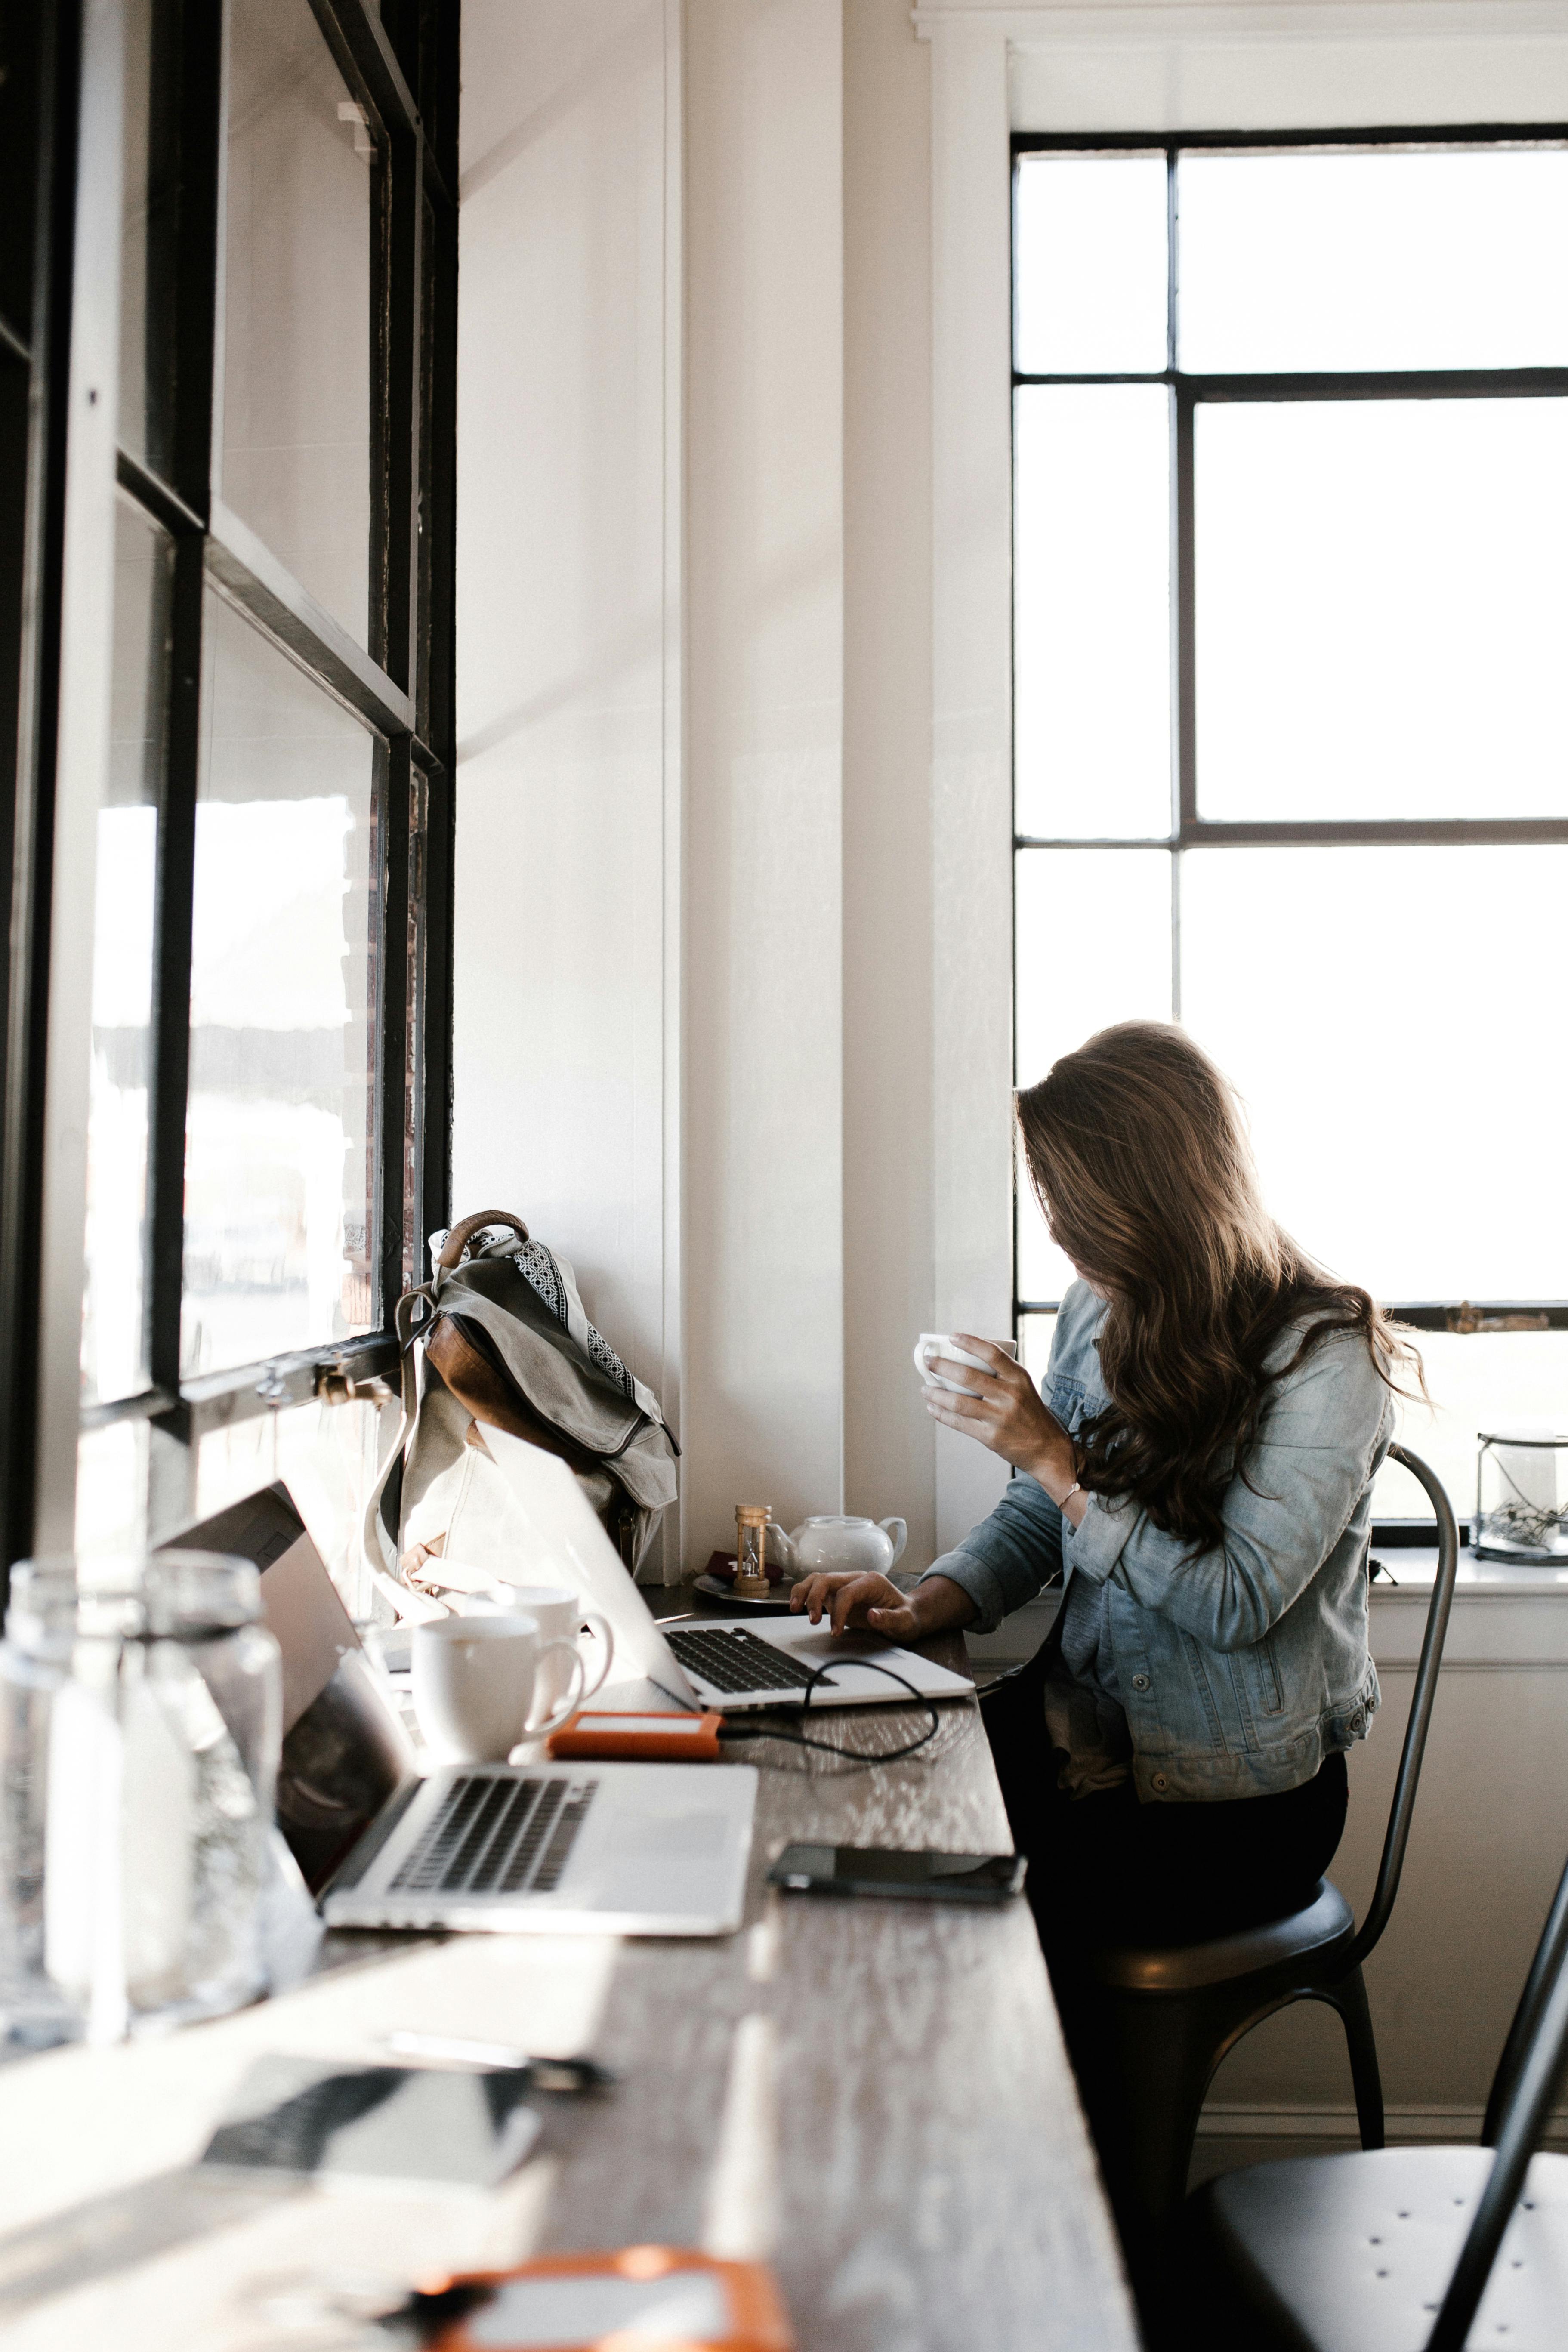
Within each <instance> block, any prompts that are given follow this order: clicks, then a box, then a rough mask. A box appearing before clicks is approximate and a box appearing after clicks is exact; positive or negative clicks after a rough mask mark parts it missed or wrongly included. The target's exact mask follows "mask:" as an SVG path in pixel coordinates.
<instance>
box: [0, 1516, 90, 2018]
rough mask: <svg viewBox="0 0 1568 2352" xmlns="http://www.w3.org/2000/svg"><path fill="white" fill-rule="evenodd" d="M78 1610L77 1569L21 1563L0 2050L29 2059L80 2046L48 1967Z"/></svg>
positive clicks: (3, 1838) (3, 1737)
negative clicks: (63, 1689)
mask: <svg viewBox="0 0 1568 2352" xmlns="http://www.w3.org/2000/svg"><path fill="white" fill-rule="evenodd" d="M76 1600H77V1586H76V1574H75V1571H74V1570H73V1569H71V1568H69V1567H66V1568H63V1569H62V1568H58V1567H54V1568H50V1567H46V1566H43V1565H40V1564H38V1563H36V1562H34V1561H31V1560H24V1561H22V1562H20V1563H19V1564H18V1566H16V1568H14V1569H13V1570H12V1571H11V1600H10V1606H9V1608H8V1609H7V1611H6V1614H5V1640H4V1641H0V2040H5V2041H10V2042H19V2043H20V2044H21V2045H22V2046H23V2047H24V2048H26V2049H35V2050H36V2049H47V2048H49V2047H50V2046H51V2045H52V2044H53V2043H55V2042H74V2041H76V2040H78V2039H79V2037H80V2034H81V2032H82V2030H83V2027H84V2024H85V2022H86V2021H85V2018H84V2015H83V2012H82V2011H81V2008H80V2006H79V2003H78V2002H77V2001H75V2000H72V1999H71V1998H70V1997H69V1996H68V1994H67V1993H66V1992H65V1991H64V1990H62V1988H61V1987H60V1986H59V1985H58V1984H56V1983H55V1981H54V1979H52V1978H51V1977H50V1976H49V1974H48V1971H47V1969H46V1968H45V1965H44V1854H45V1849H46V1844H47V1834H48V1822H47V1795H48V1759H49V1727H50V1722H51V1719H52V1716H53V1710H54V1702H55V1696H56V1693H57V1692H58V1689H59V1687H60V1685H61V1684H62V1683H63V1682H64V1681H65V1680H66V1679H67V1676H68V1674H69V1672H70V1655H71V1643H72V1640H73V1639H74V1636H75V1632H76Z"/></svg>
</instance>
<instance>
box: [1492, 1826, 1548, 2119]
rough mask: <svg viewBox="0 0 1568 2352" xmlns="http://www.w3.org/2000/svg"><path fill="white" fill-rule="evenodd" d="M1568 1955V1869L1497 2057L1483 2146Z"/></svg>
mask: <svg viewBox="0 0 1568 2352" xmlns="http://www.w3.org/2000/svg"><path fill="white" fill-rule="evenodd" d="M1565 1958H1568V1869H1565V1870H1564V1871H1563V1875H1562V1877H1561V1878H1560V1879H1559V1880H1558V1882H1557V1893H1556V1895H1555V1896H1554V1898H1553V1900H1552V1908H1551V1910H1550V1911H1549V1912H1548V1913H1547V1915H1546V1925H1545V1927H1543V1928H1542V1933H1541V1941H1540V1943H1539V1944H1537V1946H1536V1948H1535V1958H1533V1959H1532V1960H1531V1964H1530V1974H1529V1975H1528V1976H1527V1977H1526V1979H1525V1980H1524V1990H1523V1991H1522V1992H1521V1994H1520V1996H1519V2007H1518V2008H1517V2009H1516V2010H1515V2011H1514V2012H1513V2023H1512V2024H1511V2025H1510V2027H1509V2029H1508V2040H1507V2041H1506V2042H1504V2043H1503V2046H1502V2056H1501V2057H1500V2059H1499V2060H1498V2070H1497V2073H1496V2074H1494V2075H1493V2077H1492V2087H1491V2095H1490V2097H1489V2099H1488V2101H1487V2112H1486V2118H1485V2120H1484V2122H1483V2123H1482V2125H1481V2146H1482V2147H1496V2146H1497V2144H1498V2136H1499V2134H1500V2131H1501V2129H1502V2120H1503V2116H1504V2115H1505V2114H1506V2113H1507V2110H1508V2105H1509V2101H1510V2098H1511V2097H1512V2095H1513V2090H1514V2085H1515V2084H1517V2082H1518V2081H1519V2077H1520V2072H1521V2068H1522V2066H1523V2064H1524V2062H1525V2059H1526V2057H1527V2056H1528V2054H1529V2052H1530V2046H1531V2042H1533V2040H1534V2038H1535V2031H1536V2028H1537V2026H1538V2025H1539V2024H1540V2022H1541V2012H1542V2009H1543V2008H1544V2007H1545V2005H1546V2003H1547V2000H1549V1999H1550V1997H1551V1993H1552V1986H1553V1985H1554V1984H1555V1983H1556V1981H1557V1977H1558V1972H1559V1970H1560V1969H1562V1967H1563V1961H1564V1959H1565Z"/></svg>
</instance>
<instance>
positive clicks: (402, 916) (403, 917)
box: [371, 735, 414, 1328]
mask: <svg viewBox="0 0 1568 2352" xmlns="http://www.w3.org/2000/svg"><path fill="white" fill-rule="evenodd" d="M376 766H377V777H378V782H379V785H380V791H379V793H378V800H379V808H378V812H377V826H378V829H379V832H380V835H381V842H380V849H381V854H380V856H379V858H378V859H377V860H376V862H375V868H374V870H375V871H376V873H377V875H378V878H379V882H380V898H381V904H380V908H379V909H377V910H376V911H375V914H374V917H373V920H372V925H371V939H372V942H373V948H374V953H375V956H376V961H377V986H376V990H375V993H374V1000H373V1001H374V1003H376V1004H377V1006H378V1022H379V1028H380V1045H381V1052H380V1059H379V1066H378V1068H377V1071H376V1088H375V1094H376V1099H375V1108H374V1117H373V1118H372V1121H371V1134H372V1137H373V1139H374V1141H373V1145H372V1149H373V1151H374V1166H373V1169H372V1177H373V1184H372V1192H371V1198H372V1201H373V1203H374V1216H375V1233H374V1236H373V1238H372V1244H371V1263H372V1265H373V1267H374V1274H375V1283H376V1293H377V1296H376V1301H375V1308H374V1313H375V1319H376V1321H377V1322H378V1323H379V1324H380V1325H381V1326H382V1327H383V1328H384V1327H385V1326H386V1325H388V1324H389V1323H390V1322H391V1320H392V1313H393V1309H394V1307H395V1306H396V1303H397V1300H398V1298H399V1297H400V1296H401V1294H402V1289H403V1214H404V1210H403V1195H404V1155H405V1150H406V1148H407V1134H408V1101H407V1092H408V1087H407V1071H408V892H409V883H410V878H411V877H410V870H409V856H408V839H409V826H408V815H409V803H410V797H411V793H412V789H413V779H414V771H413V765H412V761H411V758H410V744H409V739H408V737H407V736H406V735H399V736H395V737H394V739H393V740H392V741H391V742H390V743H389V744H388V745H387V746H386V747H385V749H384V751H382V752H381V753H379V754H378V756H377V762H376Z"/></svg>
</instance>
